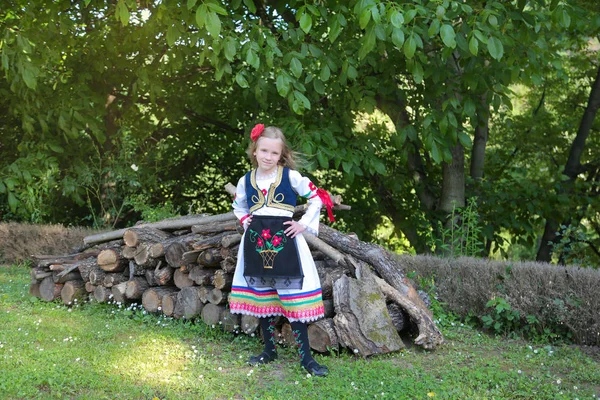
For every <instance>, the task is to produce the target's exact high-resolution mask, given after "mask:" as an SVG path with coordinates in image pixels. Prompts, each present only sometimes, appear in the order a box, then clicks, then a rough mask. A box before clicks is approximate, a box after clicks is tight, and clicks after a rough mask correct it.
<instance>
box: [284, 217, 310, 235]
mask: <svg viewBox="0 0 600 400" xmlns="http://www.w3.org/2000/svg"><path fill="white" fill-rule="evenodd" d="M283 224H284V225H289V227H288V228H287V229H286V230H285V231H284V233H285V234H286V236H289V237H291V238H295V237H296V236H297V235H299V234H301V233H302V232H304V231H305V230H306V227H305V226H304V225H302V224H301V223H299V222H296V221H287V222H284V223H283Z"/></svg>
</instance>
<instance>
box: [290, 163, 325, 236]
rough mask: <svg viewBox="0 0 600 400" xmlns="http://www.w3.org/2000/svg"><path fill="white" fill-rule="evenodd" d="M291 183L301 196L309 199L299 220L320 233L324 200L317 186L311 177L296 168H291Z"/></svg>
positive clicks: (315, 233) (314, 231) (314, 232)
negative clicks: (303, 174) (301, 173)
mask: <svg viewBox="0 0 600 400" xmlns="http://www.w3.org/2000/svg"><path fill="white" fill-rule="evenodd" d="M290 184H291V185H292V187H293V188H294V190H295V191H296V193H298V195H299V196H301V197H304V198H306V199H307V200H308V208H307V209H306V212H305V213H304V215H303V216H302V218H300V221H298V222H300V223H301V224H302V225H304V226H305V227H306V229H307V230H308V231H309V232H310V233H312V234H313V235H317V234H318V233H319V217H320V216H321V206H322V205H323V202H322V201H321V199H320V198H319V196H318V195H317V187H316V186H315V184H314V183H312V182H311V181H310V179H309V178H307V177H305V176H302V175H300V173H299V172H298V171H294V170H290Z"/></svg>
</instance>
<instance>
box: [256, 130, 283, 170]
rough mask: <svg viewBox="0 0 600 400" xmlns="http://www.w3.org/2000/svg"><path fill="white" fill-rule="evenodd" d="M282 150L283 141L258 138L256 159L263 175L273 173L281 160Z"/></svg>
mask: <svg viewBox="0 0 600 400" xmlns="http://www.w3.org/2000/svg"><path fill="white" fill-rule="evenodd" d="M282 150H283V142H282V141H281V139H271V138H266V137H260V138H258V142H256V151H255V152H254V157H256V161H257V162H258V170H259V171H260V172H261V173H262V174H268V173H271V172H273V170H274V169H275V167H277V164H278V163H279V160H280V159H281V152H282Z"/></svg>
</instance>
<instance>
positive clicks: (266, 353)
mask: <svg viewBox="0 0 600 400" xmlns="http://www.w3.org/2000/svg"><path fill="white" fill-rule="evenodd" d="M260 330H261V331H262V337H263V342H265V349H264V350H263V352H262V353H260V354H259V355H257V356H251V357H250V358H249V359H248V364H250V365H260V364H268V363H270V362H271V361H275V360H276V359H277V349H275V317H271V318H261V319H260Z"/></svg>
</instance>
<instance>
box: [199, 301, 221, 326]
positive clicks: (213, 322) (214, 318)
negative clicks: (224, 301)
mask: <svg viewBox="0 0 600 400" xmlns="http://www.w3.org/2000/svg"><path fill="white" fill-rule="evenodd" d="M224 312H225V306H220V305H216V304H211V303H209V304H207V305H205V306H204V307H203V308H202V313H201V318H202V321H203V322H204V323H205V324H206V325H208V326H212V327H213V328H214V327H216V326H219V324H220V323H222V319H223V313H224Z"/></svg>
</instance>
